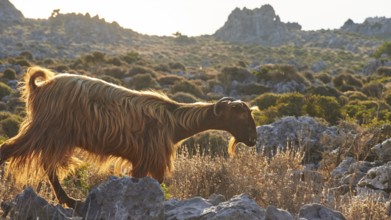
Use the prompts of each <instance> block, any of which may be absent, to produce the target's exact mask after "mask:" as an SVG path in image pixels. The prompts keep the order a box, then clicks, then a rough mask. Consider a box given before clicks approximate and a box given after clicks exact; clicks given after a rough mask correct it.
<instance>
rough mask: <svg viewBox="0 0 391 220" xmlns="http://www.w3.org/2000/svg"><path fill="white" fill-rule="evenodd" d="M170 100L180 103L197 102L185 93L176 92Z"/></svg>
mask: <svg viewBox="0 0 391 220" xmlns="http://www.w3.org/2000/svg"><path fill="white" fill-rule="evenodd" d="M172 99H173V100H175V101H177V102H182V103H194V102H197V101H199V100H198V99H197V98H196V97H194V96H193V95H192V94H189V93H186V92H177V93H175V94H174V95H173V96H172Z"/></svg>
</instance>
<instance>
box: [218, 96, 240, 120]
mask: <svg viewBox="0 0 391 220" xmlns="http://www.w3.org/2000/svg"><path fill="white" fill-rule="evenodd" d="M224 101H231V102H233V101H235V99H234V98H231V97H223V98H221V99H219V100H218V101H217V102H216V103H215V104H214V106H213V113H214V114H215V115H216V116H219V115H220V114H218V113H217V108H218V106H219V105H220V103H222V102H224Z"/></svg>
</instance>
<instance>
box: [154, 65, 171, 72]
mask: <svg viewBox="0 0 391 220" xmlns="http://www.w3.org/2000/svg"><path fill="white" fill-rule="evenodd" d="M153 69H154V70H156V71H160V72H165V73H171V69H170V67H169V66H168V65H167V64H159V65H157V66H155V67H154V68H153Z"/></svg>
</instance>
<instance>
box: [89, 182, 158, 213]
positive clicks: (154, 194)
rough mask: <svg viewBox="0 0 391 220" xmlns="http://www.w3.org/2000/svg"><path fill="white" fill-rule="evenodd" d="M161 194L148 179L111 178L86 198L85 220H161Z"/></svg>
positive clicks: (156, 184) (156, 183)
mask: <svg viewBox="0 0 391 220" xmlns="http://www.w3.org/2000/svg"><path fill="white" fill-rule="evenodd" d="M163 200H164V198H163V191H162V190H161V187H160V185H159V183H158V182H157V181H156V180H154V179H152V178H150V177H144V178H140V179H136V178H131V177H124V178H117V177H112V178H111V180H109V181H107V182H105V183H103V184H101V185H99V186H98V187H97V188H96V189H94V190H92V191H91V193H90V194H89V195H88V197H87V199H86V202H85V204H84V205H83V207H82V208H81V215H82V216H83V217H84V219H87V220H88V219H101V218H103V219H116V220H120V219H163V216H164V207H163Z"/></svg>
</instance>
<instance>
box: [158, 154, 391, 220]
mask: <svg viewBox="0 0 391 220" xmlns="http://www.w3.org/2000/svg"><path fill="white" fill-rule="evenodd" d="M302 158H303V155H301V153H300V152H296V151H293V150H288V151H286V152H276V154H275V156H274V157H273V158H268V157H265V156H261V155H259V154H257V153H256V152H255V149H254V148H246V147H241V148H240V151H239V153H238V154H237V156H236V157H234V158H228V159H226V158H222V157H217V158H211V157H205V156H204V157H202V156H193V157H192V158H188V157H187V155H186V153H183V154H179V155H177V159H176V161H175V171H174V173H173V175H172V177H170V178H168V179H167V180H166V184H167V186H168V191H169V192H170V194H171V196H172V197H173V198H180V199H186V198H191V197H194V196H202V197H204V198H208V197H209V196H210V195H211V194H212V193H218V194H222V195H224V196H225V198H227V199H229V198H231V197H232V196H233V195H237V194H241V193H246V194H248V195H250V196H251V197H252V198H253V199H254V200H255V201H256V202H257V203H258V204H259V205H260V206H261V207H263V208H266V207H267V206H268V205H274V206H276V207H278V208H281V209H285V210H288V211H290V212H291V213H292V214H294V215H296V214H297V213H298V211H299V209H300V208H301V207H302V206H303V205H305V204H309V203H320V204H323V205H325V206H327V207H329V208H331V209H335V210H338V211H340V212H341V213H342V214H343V215H344V216H345V217H346V218H347V219H352V220H353V219H354V220H356V219H389V218H390V217H389V216H388V215H387V204H386V202H384V201H382V200H379V199H378V198H376V197H374V196H368V197H355V196H354V195H353V194H352V195H345V196H333V195H332V194H330V193H329V188H328V185H330V184H329V182H328V181H330V175H324V174H325V173H326V172H330V170H332V169H333V168H335V167H336V164H334V165H330V164H329V165H328V166H322V168H321V170H318V172H317V173H315V172H312V171H303V169H304V167H303V166H302V164H301V161H302ZM323 167H324V168H323ZM322 169H324V170H322Z"/></svg>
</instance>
